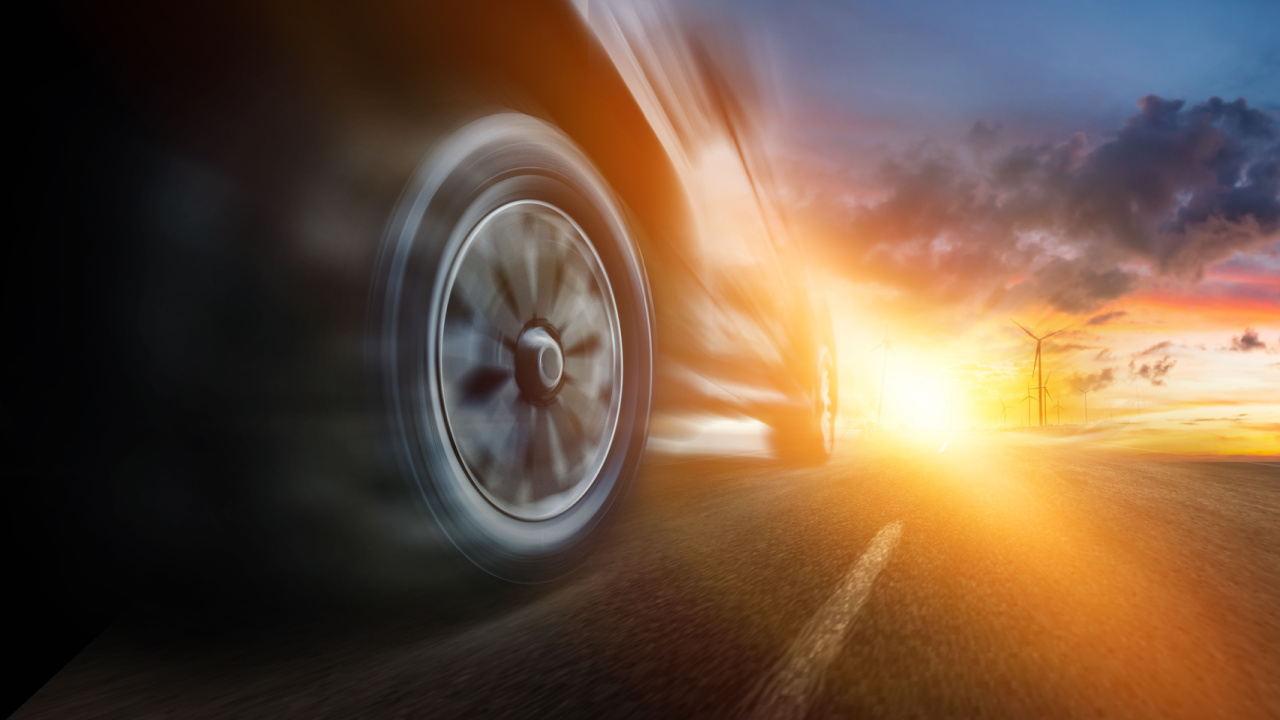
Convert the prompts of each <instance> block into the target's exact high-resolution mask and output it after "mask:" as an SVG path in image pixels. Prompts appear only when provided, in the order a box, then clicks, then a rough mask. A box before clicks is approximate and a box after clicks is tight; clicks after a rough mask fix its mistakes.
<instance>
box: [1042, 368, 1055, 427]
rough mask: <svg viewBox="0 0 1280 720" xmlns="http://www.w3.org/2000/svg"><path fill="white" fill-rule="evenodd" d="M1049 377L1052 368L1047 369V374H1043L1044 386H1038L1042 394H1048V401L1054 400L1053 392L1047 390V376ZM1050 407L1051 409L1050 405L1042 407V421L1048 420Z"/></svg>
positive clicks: (1051, 374) (1051, 375)
mask: <svg viewBox="0 0 1280 720" xmlns="http://www.w3.org/2000/svg"><path fill="white" fill-rule="evenodd" d="M1051 377H1053V371H1052V370H1050V371H1049V374H1048V375H1045V376H1044V387H1042V388H1040V389H1041V390H1043V391H1044V394H1045V395H1048V396H1049V402H1054V399H1053V393H1051V392H1049V378H1051ZM1052 409H1053V408H1051V407H1047V408H1045V409H1044V412H1043V413H1041V418H1042V421H1043V422H1048V421H1049V411H1050V410H1052Z"/></svg>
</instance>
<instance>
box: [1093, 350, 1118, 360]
mask: <svg viewBox="0 0 1280 720" xmlns="http://www.w3.org/2000/svg"><path fill="white" fill-rule="evenodd" d="M1093 359H1094V360H1100V361H1103V362H1106V361H1108V360H1115V359H1116V356H1115V353H1113V352H1111V348H1102V349H1101V350H1099V351H1098V354H1097V355H1094V356H1093Z"/></svg>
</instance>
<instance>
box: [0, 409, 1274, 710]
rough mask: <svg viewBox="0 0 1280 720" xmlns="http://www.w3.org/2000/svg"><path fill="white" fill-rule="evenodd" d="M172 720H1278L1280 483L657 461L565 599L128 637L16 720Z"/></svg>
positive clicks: (923, 448)
mask: <svg viewBox="0 0 1280 720" xmlns="http://www.w3.org/2000/svg"><path fill="white" fill-rule="evenodd" d="M943 441H945V442H946V445H945V446H943V445H942V442H943ZM166 716H168V717H184V718H204V717H238V718H253V717H263V718H267V717H306V718H318V717H432V718H444V717H480V716H483V717H683V716H746V717H885V718H897V717H1017V718H1025V717H1107V718H1117V717H1135V718H1137V717H1161V718H1216V717H1221V718H1251V717H1258V718H1262V717H1280V466H1277V465H1275V464H1261V463H1254V464H1246V463H1187V462H1164V461H1153V460H1152V459H1151V456H1148V457H1142V456H1138V455H1134V454H1132V453H1127V452H1121V451H1117V450H1113V449H1110V448H1105V447H1096V446H1095V447H1086V446H1083V445H1078V444H1073V443H1068V442H1061V441H1053V440H1044V439H1036V438H1030V437H1021V436H1005V435H1003V434H1002V435H990V434H986V435H984V434H973V435H961V436H956V437H952V438H942V437H939V438H925V439H917V440H908V439H905V438H901V437H896V438H895V437H880V438H875V439H862V440H858V441H856V442H846V443H844V444H843V445H842V446H841V447H840V448H839V449H838V451H837V455H836V456H835V457H834V458H833V459H832V461H831V462H830V463H829V464H827V465H826V466H824V467H821V468H788V467H784V466H780V465H778V464H776V463H774V462H772V461H769V460H766V459H762V458H756V457H738V458H702V459H690V458H687V457H671V456H651V457H650V458H648V460H647V461H646V464H645V467H644V469H643V471H642V476H641V478H640V482H639V485H638V486H637V490H636V491H635V493H634V494H633V495H632V498H631V502H630V505H629V507H628V509H627V511H626V513H625V515H624V517H623V518H622V519H621V521H620V522H619V524H618V525H617V526H616V527H615V528H614V529H613V531H612V532H611V533H610V535H609V537H608V538H607V539H606V541H605V542H604V543H603V544H602V546H601V547H600V548H599V549H598V552H596V553H595V554H594V555H593V557H592V559H591V560H590V561H589V562H588V563H587V565H586V566H585V567H583V568H581V569H580V570H579V571H578V572H576V573H574V574H573V575H572V576H570V577H569V578H566V579H564V580H562V581H560V582H557V583H555V584H553V585H551V586H548V587H542V588H534V589H518V590H515V591H512V592H510V593H508V594H507V595H505V596H503V597H502V598H500V599H498V600H496V601H494V602H493V603H492V606H487V607H484V608H481V609H480V610H478V611H476V612H469V613H468V612H462V613H456V614H454V615H449V616H446V617H443V618H442V617H438V616H432V615H431V614H430V613H427V612H422V611H418V612H414V611H412V610H404V609H401V610H398V611H395V612H390V611H388V612H386V613H383V614H381V615H378V616H373V617H362V618H361V619H359V620H353V619H351V618H343V619H334V618H329V619H319V618H312V619H309V620H306V621H299V622H298V623H293V624H289V623H285V624H283V625H271V624H268V625H265V626H255V627H253V628H250V629H242V630H239V631H234V632H226V633H223V634H219V635H216V636H213V635H209V634H196V635H193V636H190V637H188V636H181V635H179V636H173V635H166V636H163V637H160V636H156V635H148V634H140V633H137V632H131V631H129V630H127V629H124V628H118V627H117V628H111V629H108V630H107V631H106V632H105V633H103V635H101V636H100V637H99V638H98V639H97V640H95V641H94V642H93V643H92V644H90V646H89V647H88V648H87V649H86V650H85V651H84V652H82V653H81V654H80V655H79V656H77V657H76V658H75V659H74V660H73V661H72V662H71V663H70V664H69V665H68V666H67V667H66V668H64V669H63V670H62V672H60V673H59V674H58V675H57V676H55V677H54V678H53V679H52V680H51V681H50V682H49V683H48V684H47V685H46V686H45V687H44V688H42V689H41V690H40V691H39V692H38V693H37V694H36V695H35V696H34V697H33V698H32V699H31V700H30V701H29V702H28V703H27V704H26V705H25V706H23V707H22V708H21V709H20V710H19V712H18V713H17V714H16V715H15V717H19V718H75V717H95V718H125V717H128V718H135V717H166Z"/></svg>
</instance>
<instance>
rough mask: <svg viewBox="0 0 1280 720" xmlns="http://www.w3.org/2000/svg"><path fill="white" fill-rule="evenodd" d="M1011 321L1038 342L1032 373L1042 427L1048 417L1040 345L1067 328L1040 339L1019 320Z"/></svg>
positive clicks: (1029, 407)
mask: <svg viewBox="0 0 1280 720" xmlns="http://www.w3.org/2000/svg"><path fill="white" fill-rule="evenodd" d="M1009 320H1010V322H1012V323H1013V324H1014V325H1017V326H1018V327H1019V328H1022V332H1024V333H1026V334H1027V335H1029V336H1031V339H1032V340H1035V341H1036V361H1035V363H1033V364H1032V366H1031V372H1032V373H1034V374H1035V376H1036V386H1037V387H1036V390H1037V392H1038V393H1039V395H1040V397H1039V398H1037V399H1038V401H1039V402H1038V405H1039V410H1040V412H1039V413H1038V414H1039V416H1040V425H1041V426H1044V420H1045V415H1046V414H1047V413H1046V412H1045V408H1044V382H1042V381H1041V380H1040V377H1041V375H1043V374H1044V363H1043V362H1041V361H1040V343H1042V342H1044V341H1045V340H1048V339H1049V338H1051V337H1053V336H1054V335H1057V334H1058V333H1060V332H1062V331H1063V330H1066V328H1059V329H1057V330H1054V331H1053V332H1051V333H1049V334H1048V335H1043V336H1040V337H1036V335H1035V333H1032V332H1031V331H1030V330H1028V329H1026V328H1025V327H1022V324H1021V323H1019V322H1018V321H1017V320H1014V319H1013V318H1009ZM1027 409H1028V411H1029V410H1030V409H1031V406H1030V405H1028V406H1027Z"/></svg>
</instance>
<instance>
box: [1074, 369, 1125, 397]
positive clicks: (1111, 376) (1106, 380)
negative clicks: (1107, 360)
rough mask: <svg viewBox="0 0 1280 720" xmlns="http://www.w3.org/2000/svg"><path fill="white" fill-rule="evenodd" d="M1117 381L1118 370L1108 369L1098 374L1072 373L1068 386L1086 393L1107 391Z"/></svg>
mask: <svg viewBox="0 0 1280 720" xmlns="http://www.w3.org/2000/svg"><path fill="white" fill-rule="evenodd" d="M1115 380H1116V368H1106V369H1104V370H1102V371H1101V372H1096V373H1088V374H1081V373H1072V374H1070V375H1068V376H1067V384H1068V385H1070V386H1072V387H1076V388H1079V389H1081V390H1083V391H1085V392H1095V391H1098V390H1106V389H1107V388H1108V387H1110V386H1111V384H1112V383H1113V382H1115Z"/></svg>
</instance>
